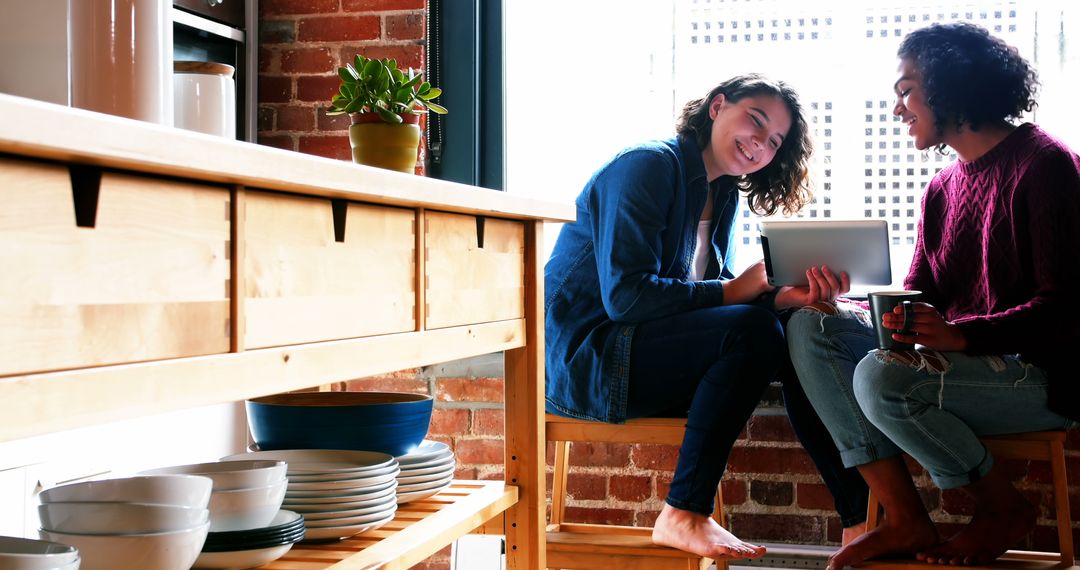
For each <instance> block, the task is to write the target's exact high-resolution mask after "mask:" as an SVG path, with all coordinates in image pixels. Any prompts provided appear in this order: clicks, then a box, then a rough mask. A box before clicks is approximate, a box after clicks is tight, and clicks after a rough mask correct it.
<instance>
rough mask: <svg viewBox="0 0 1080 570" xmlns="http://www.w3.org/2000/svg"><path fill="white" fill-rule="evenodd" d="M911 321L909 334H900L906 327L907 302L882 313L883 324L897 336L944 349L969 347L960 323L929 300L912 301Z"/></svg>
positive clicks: (897, 338)
mask: <svg viewBox="0 0 1080 570" xmlns="http://www.w3.org/2000/svg"><path fill="white" fill-rule="evenodd" d="M911 311H912V315H911V323H909V325H908V331H910V332H909V333H908V334H900V332H899V331H900V330H902V329H903V328H904V306H903V305H897V306H896V307H895V308H894V309H893V310H892V312H889V313H885V314H884V315H882V316H881V324H882V325H883V326H884V327H885V328H888V329H893V330H896V331H897V332H894V333H893V335H892V338H893V340H896V341H900V342H910V343H914V344H921V345H923V346H925V347H927V348H932V349H934V350H941V351H959V350H965V349H967V339H966V338H964V335H963V333H961V332H960V329H959V328H957V326H956V325H954V324H952V323H950V322H949V321H946V320H945V317H943V316H941V313H939V312H938V310H937V309H935V308H934V306H933V305H929V304H927V303H912V304H911Z"/></svg>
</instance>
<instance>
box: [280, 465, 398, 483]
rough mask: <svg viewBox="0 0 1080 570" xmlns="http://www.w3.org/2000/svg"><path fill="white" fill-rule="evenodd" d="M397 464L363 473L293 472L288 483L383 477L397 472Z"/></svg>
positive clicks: (354, 471)
mask: <svg viewBox="0 0 1080 570" xmlns="http://www.w3.org/2000/svg"><path fill="white" fill-rule="evenodd" d="M299 465H301V466H302V467H311V466H317V465H326V466H333V465H344V464H343V463H300V464H299ZM398 470H399V469H398V462H397V461H394V462H393V463H391V464H390V465H387V466H385V467H379V468H377V469H364V470H363V471H356V470H345V471H329V472H319V471H314V470H313V471H294V472H292V473H290V474H289V481H290V482H293V483H318V482H321V481H341V480H344V479H357V478H360V477H374V476H376V475H384V474H386V473H391V472H394V471H398Z"/></svg>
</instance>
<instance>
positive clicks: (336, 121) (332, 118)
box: [315, 99, 352, 131]
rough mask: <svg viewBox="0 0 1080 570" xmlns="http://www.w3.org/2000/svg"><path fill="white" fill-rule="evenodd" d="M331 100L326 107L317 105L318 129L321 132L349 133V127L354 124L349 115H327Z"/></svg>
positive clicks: (316, 118)
mask: <svg viewBox="0 0 1080 570" xmlns="http://www.w3.org/2000/svg"><path fill="white" fill-rule="evenodd" d="M329 101H330V100H329V99H327V104H326V105H321V104H317V105H316V109H317V111H316V113H315V121H316V123H317V125H318V126H317V127H316V128H317V129H318V130H320V131H347V130H349V125H351V124H352V120H351V119H349V116H348V115H327V114H326V110H327V108H328V107H329Z"/></svg>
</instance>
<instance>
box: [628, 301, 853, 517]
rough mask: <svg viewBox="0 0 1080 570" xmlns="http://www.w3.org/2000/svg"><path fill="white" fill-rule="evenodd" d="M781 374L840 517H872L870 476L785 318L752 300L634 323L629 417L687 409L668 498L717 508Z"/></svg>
mask: <svg viewBox="0 0 1080 570" xmlns="http://www.w3.org/2000/svg"><path fill="white" fill-rule="evenodd" d="M774 379H779V380H781V381H782V382H783V392H784V402H785V406H786V408H787V411H788V417H789V419H790V420H791V424H792V427H793V428H794V430H795V434H796V435H797V436H798V438H799V441H800V442H801V443H802V445H803V447H804V448H805V449H806V451H807V453H809V454H810V457H811V459H812V460H813V462H814V464H815V465H816V466H817V468H818V470H819V472H820V473H821V477H822V479H823V480H824V482H825V485H826V486H827V487H828V488H829V491H830V492H831V493H832V495H833V497H834V499H835V503H836V509H837V512H838V513H839V515H840V519H841V522H842V524H843V525H844V526H845V527H846V526H851V525H853V524H856V523H859V522H861V521H863V520H865V518H866V498H867V488H866V484H865V483H864V482H863V480H862V477H860V476H859V474H858V472H857V471H856V470H854V469H848V468H845V467H844V466H843V463H842V462H841V460H840V454H839V452H838V451H837V450H836V446H835V445H834V444H833V441H832V438H831V437H829V435H828V432H827V431H826V430H825V426H824V425H823V424H822V423H821V420H820V419H819V418H818V416H817V414H816V413H815V412H814V410H813V408H812V407H811V406H810V403H809V401H808V400H807V399H806V395H805V394H804V393H803V391H802V388H801V387H800V386H799V384H798V381H797V379H796V377H795V374H794V373H793V371H792V369H791V364H790V360H789V359H788V356H787V344H786V341H785V340H784V332H783V325H782V323H781V320H780V319H778V318H777V316H776V315H775V314H774V313H772V312H771V311H768V310H765V309H762V308H760V307H755V306H751V305H733V306H726V307H710V308H707V309H698V310H694V311H687V312H684V313H678V314H675V315H672V316H670V317H666V318H662V319H657V320H654V321H649V322H646V323H642V324H641V325H639V326H638V327H637V330H636V331H635V332H634V340H633V344H632V346H631V350H630V389H629V406H628V414H627V415H628V417H631V418H640V417H649V416H661V417H664V416H666V417H680V416H686V435H685V436H684V437H683V442H682V446H681V447H680V449H679V458H678V462H677V464H676V467H675V475H674V479H673V480H672V482H671V489H670V491H669V492H668V496H667V502H668V504H670V505H671V506H673V507H676V508H680V509H685V510H689V511H694V512H698V513H702V514H709V513H711V512H712V510H713V504H714V501H713V499H714V496H715V493H716V486H717V484H718V483H719V482H720V479H721V477H723V475H724V469H725V467H726V466H727V461H728V456H729V455H730V453H731V449H732V447H733V446H734V445H735V440H736V439H738V437H739V433H740V432H741V431H742V429H743V427H744V426H745V425H746V422H747V421H748V420H749V419H750V416H751V415H752V414H753V412H754V409H755V408H756V407H757V405H758V402H759V401H760V400H761V395H762V393H763V392H764V390H765V387H766V386H768V385H769V383H770V382H772V381H773V380H774Z"/></svg>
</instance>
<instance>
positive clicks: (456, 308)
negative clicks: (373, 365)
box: [424, 212, 525, 329]
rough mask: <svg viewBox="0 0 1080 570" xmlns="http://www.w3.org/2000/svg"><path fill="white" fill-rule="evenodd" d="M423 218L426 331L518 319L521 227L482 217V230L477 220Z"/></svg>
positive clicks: (521, 288)
mask: <svg viewBox="0 0 1080 570" xmlns="http://www.w3.org/2000/svg"><path fill="white" fill-rule="evenodd" d="M425 216H426V219H425V224H424V226H425V235H424V244H425V249H426V251H425V260H426V261H425V269H426V276H425V277H426V279H425V283H426V287H427V289H426V291H425V301H426V303H427V328H429V329H437V328H442V327H452V326H458V325H466V324H474V323H486V322H491V321H502V320H507V319H517V318H521V317H523V316H524V314H525V285H524V277H523V274H524V271H525V257H524V256H525V225H524V224H523V223H522V222H514V221H509V220H500V219H494V218H484V219H483V220H482V228H481V225H480V224H478V223H477V218H476V216H467V215H461V214H448V213H443V212H426V213H425ZM479 234H482V236H483V237H482V240H483V247H480V243H479V242H480V239H479Z"/></svg>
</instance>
